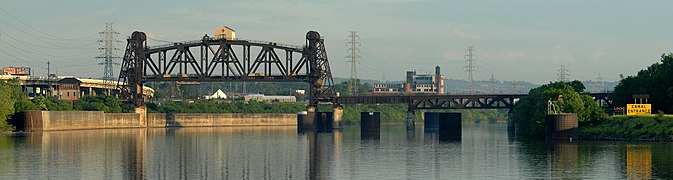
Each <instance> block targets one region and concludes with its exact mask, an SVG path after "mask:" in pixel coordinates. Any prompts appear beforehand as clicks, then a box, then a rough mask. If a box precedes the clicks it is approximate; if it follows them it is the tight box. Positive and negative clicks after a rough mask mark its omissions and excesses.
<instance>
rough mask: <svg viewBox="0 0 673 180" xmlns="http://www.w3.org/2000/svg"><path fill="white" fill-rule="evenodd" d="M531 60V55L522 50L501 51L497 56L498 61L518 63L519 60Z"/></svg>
mask: <svg viewBox="0 0 673 180" xmlns="http://www.w3.org/2000/svg"><path fill="white" fill-rule="evenodd" d="M529 58H530V55H529V53H528V52H526V51H521V50H500V51H499V52H498V53H497V54H496V59H498V60H510V61H517V60H527V59H529Z"/></svg>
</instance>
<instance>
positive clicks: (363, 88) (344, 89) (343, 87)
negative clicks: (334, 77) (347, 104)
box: [334, 79, 374, 96]
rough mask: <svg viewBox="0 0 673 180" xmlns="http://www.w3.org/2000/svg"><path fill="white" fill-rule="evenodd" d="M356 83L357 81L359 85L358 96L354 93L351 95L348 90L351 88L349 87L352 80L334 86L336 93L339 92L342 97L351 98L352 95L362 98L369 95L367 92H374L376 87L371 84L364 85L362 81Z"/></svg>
mask: <svg viewBox="0 0 673 180" xmlns="http://www.w3.org/2000/svg"><path fill="white" fill-rule="evenodd" d="M355 81H356V82H357V84H358V88H357V93H356V94H353V93H351V92H350V91H349V90H348V87H349V85H350V80H348V81H344V82H341V83H339V84H335V85H334V90H335V91H336V92H339V94H341V95H342V96H351V95H353V96H362V95H367V92H372V91H374V86H372V85H371V84H369V83H364V84H362V83H361V82H360V79H356V80H355Z"/></svg>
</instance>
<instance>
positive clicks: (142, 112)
mask: <svg viewBox="0 0 673 180" xmlns="http://www.w3.org/2000/svg"><path fill="white" fill-rule="evenodd" d="M135 111H136V113H137V114H139V117H140V124H141V125H143V126H145V128H149V126H148V123H147V106H145V105H142V106H140V107H136V108H135Z"/></svg>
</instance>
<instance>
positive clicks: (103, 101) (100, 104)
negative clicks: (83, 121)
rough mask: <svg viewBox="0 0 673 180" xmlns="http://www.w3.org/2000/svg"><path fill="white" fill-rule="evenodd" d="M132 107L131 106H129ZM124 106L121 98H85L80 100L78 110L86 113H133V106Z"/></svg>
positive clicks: (99, 96)
mask: <svg viewBox="0 0 673 180" xmlns="http://www.w3.org/2000/svg"><path fill="white" fill-rule="evenodd" d="M129 105H130V104H129ZM129 105H124V107H125V108H122V102H121V100H119V98H117V97H115V96H109V95H96V96H89V95H87V96H84V97H82V98H81V99H80V100H79V105H78V107H77V109H79V110H85V111H104V112H107V113H119V112H133V105H130V106H131V107H130V110H129Z"/></svg>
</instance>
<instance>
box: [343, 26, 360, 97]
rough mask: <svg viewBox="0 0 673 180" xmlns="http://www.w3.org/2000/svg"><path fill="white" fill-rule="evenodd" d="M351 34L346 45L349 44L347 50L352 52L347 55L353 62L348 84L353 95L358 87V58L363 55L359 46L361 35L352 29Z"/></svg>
mask: <svg viewBox="0 0 673 180" xmlns="http://www.w3.org/2000/svg"><path fill="white" fill-rule="evenodd" d="M350 33H351V34H350V35H349V36H348V38H349V39H350V41H349V42H346V45H347V46H349V48H348V49H347V52H350V54H348V55H347V56H346V58H347V59H350V60H349V61H348V62H349V63H351V75H350V82H349V84H348V91H350V94H351V95H356V94H357V89H358V87H357V86H358V83H357V79H358V73H357V66H356V64H357V63H358V59H361V58H362V56H360V55H359V54H358V53H359V52H360V49H359V48H358V47H357V46H358V45H360V42H359V40H360V36H358V32H357V31H351V32H350Z"/></svg>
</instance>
